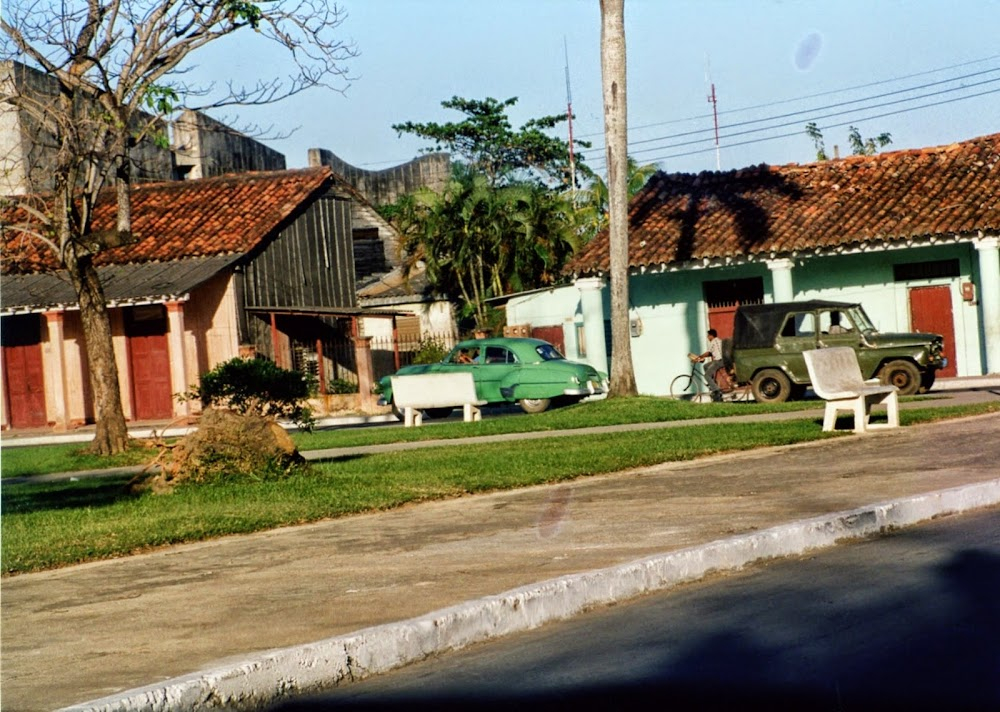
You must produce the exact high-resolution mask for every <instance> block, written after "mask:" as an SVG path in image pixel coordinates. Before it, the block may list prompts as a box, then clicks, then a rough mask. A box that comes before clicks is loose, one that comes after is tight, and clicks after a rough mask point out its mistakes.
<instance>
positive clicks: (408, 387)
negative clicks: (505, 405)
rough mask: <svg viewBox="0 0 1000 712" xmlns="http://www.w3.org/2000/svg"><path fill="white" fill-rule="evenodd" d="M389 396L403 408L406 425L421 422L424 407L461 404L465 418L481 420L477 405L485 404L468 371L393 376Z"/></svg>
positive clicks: (466, 420) (470, 420) (467, 419)
mask: <svg viewBox="0 0 1000 712" xmlns="http://www.w3.org/2000/svg"><path fill="white" fill-rule="evenodd" d="M390 380H391V381H392V400H393V403H395V404H396V407H397V408H398V409H399V410H401V411H403V421H404V424H405V425H406V427H407V428H409V427H412V426H417V425H420V424H421V423H423V420H424V418H423V414H422V413H421V412H420V411H421V410H423V409H425V408H458V407H461V408H462V415H463V417H464V419H465V422H467V423H469V422H472V421H476V420H482V417H483V416H482V413H480V411H479V406H481V405H486V401H484V400H480V399H479V396H477V395H476V382H475V381H473V380H472V374H471V373H422V374H418V375H415V376H393V377H392V378H391V379H390Z"/></svg>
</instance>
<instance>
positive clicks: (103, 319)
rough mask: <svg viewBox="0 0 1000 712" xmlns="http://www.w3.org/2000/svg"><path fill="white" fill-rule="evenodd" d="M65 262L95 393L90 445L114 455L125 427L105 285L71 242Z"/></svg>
mask: <svg viewBox="0 0 1000 712" xmlns="http://www.w3.org/2000/svg"><path fill="white" fill-rule="evenodd" d="M65 264H66V269H67V271H68V272H69V278H70V281H71V282H72V283H73V288H74V289H75V290H76V293H77V296H78V297H79V300H80V321H81V322H82V326H83V341H84V346H85V347H86V351H87V365H88V367H89V371H90V388H91V392H92V393H93V395H94V419H95V422H96V425H97V433H96V435H95V436H94V442H93V444H92V445H91V449H92V450H93V452H95V453H97V454H100V455H113V454H115V453H119V452H123V451H125V450H126V449H127V448H128V428H127V427H126V425H125V413H124V411H123V410H122V398H121V389H120V388H119V387H118V364H117V362H116V361H115V351H114V343H113V342H112V339H111V320H110V318H109V316H108V309H107V302H106V301H105V299H104V288H103V287H102V286H101V282H100V279H98V276H97V269H96V268H95V267H94V264H93V262H92V260H91V257H90V256H89V255H83V256H81V255H77V253H76V247H75V246H74V245H73V244H72V243H70V244H69V245H68V246H67V249H66V252H65Z"/></svg>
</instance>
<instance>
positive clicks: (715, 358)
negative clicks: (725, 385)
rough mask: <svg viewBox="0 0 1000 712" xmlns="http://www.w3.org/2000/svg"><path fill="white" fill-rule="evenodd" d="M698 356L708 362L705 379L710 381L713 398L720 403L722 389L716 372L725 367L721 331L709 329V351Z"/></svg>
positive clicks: (709, 385) (709, 386)
mask: <svg viewBox="0 0 1000 712" xmlns="http://www.w3.org/2000/svg"><path fill="white" fill-rule="evenodd" d="M698 358H699V359H700V360H701V361H702V362H705V363H706V364H707V365H706V366H705V380H706V381H707V382H708V389H709V391H711V394H712V400H713V401H715V402H716V403H718V402H720V401H721V400H722V389H721V388H719V384H718V383H716V381H715V374H716V373H717V372H718V370H719V369H720V368H722V367H723V365H724V362H723V360H722V339H720V338H719V333H718V332H717V331H716V330H715V329H709V330H708V351H706V352H705V353H703V354H701V355H700V356H698Z"/></svg>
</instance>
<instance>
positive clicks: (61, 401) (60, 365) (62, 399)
mask: <svg viewBox="0 0 1000 712" xmlns="http://www.w3.org/2000/svg"><path fill="white" fill-rule="evenodd" d="M64 319H65V313H64V312H62V311H47V312H45V326H46V328H47V329H48V332H49V358H48V363H49V368H48V369H46V370H47V373H50V374H52V376H53V378H52V381H51V388H52V407H51V410H49V414H50V415H51V416H53V420H54V421H55V423H54V428H53V429H54V430H69V426H70V423H69V413H70V407H69V402H68V401H67V398H68V394H69V387H68V386H67V385H66V339H65V331H64V324H63V321H64Z"/></svg>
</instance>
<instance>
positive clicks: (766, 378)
mask: <svg viewBox="0 0 1000 712" xmlns="http://www.w3.org/2000/svg"><path fill="white" fill-rule="evenodd" d="M750 388H751V390H752V391H753V397H754V400H755V401H757V402H758V403H784V402H785V401H786V400H788V397H789V396H790V395H791V394H792V382H791V380H789V378H788V376H786V375H785V372H784V371H780V370H778V369H776V368H765V369H764V370H763V371H761V372H760V373H758V374H757V375H756V376H754V377H753V380H752V381H751V382H750Z"/></svg>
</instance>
